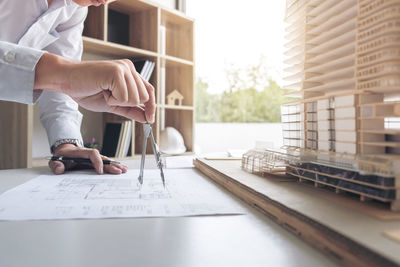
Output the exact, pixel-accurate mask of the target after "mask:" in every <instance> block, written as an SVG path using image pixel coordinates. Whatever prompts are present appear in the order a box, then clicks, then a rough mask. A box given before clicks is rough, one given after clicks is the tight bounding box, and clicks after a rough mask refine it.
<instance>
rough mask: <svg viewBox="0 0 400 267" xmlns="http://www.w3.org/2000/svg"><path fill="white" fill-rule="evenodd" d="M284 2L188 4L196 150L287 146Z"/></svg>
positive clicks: (206, 1) (205, 0) (193, 1)
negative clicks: (284, 135)
mask: <svg viewBox="0 0 400 267" xmlns="http://www.w3.org/2000/svg"><path fill="white" fill-rule="evenodd" d="M284 12H285V1H258V0H248V1H246V2H243V1H229V0H220V1H212V0H203V1H196V0H187V1H186V13H187V15H188V16H190V17H193V18H194V19H195V45H194V47H195V64H196V71H195V73H196V86H195V100H196V101H195V108H196V123H195V150H196V152H198V153H208V152H217V151H218V152H222V151H226V150H230V149H250V148H253V147H254V145H255V141H260V142H261V144H264V145H267V146H275V147H279V146H281V145H282V128H281V124H280V105H281V104H282V103H283V102H285V101H286V102H287V101H289V100H288V99H287V98H285V97H284V93H285V91H284V90H283V89H282V88H281V86H282V72H283V60H284V59H283V50H284V27H285V23H284Z"/></svg>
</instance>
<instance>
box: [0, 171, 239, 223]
mask: <svg viewBox="0 0 400 267" xmlns="http://www.w3.org/2000/svg"><path fill="white" fill-rule="evenodd" d="M138 174H139V170H129V171H128V172H127V173H125V174H121V175H111V174H105V175H97V174H94V173H93V172H90V171H80V172H70V173H67V174H63V175H41V176H39V177H37V178H34V179H32V180H30V181H28V182H26V183H24V184H22V185H19V186H17V187H15V188H13V189H10V190H8V191H7V192H5V193H3V194H2V195H0V220H52V219H91V218H126V217H128V218H130V217H132V218H137V217H174V216H196V215H223V214H241V213H243V210H242V208H240V206H239V205H238V204H237V203H236V202H235V200H233V199H232V198H231V197H229V196H227V195H226V193H224V192H222V191H221V190H220V189H219V188H218V187H217V186H215V185H214V184H212V183H210V182H209V181H207V179H206V178H204V177H203V176H202V175H200V174H199V173H198V172H196V171H195V170H194V169H170V170H166V173H165V175H166V187H165V188H164V186H163V184H162V182H161V180H160V178H159V172H158V170H153V169H149V170H146V177H145V180H144V183H143V185H142V187H141V186H140V184H139V183H138V180H137V177H138Z"/></svg>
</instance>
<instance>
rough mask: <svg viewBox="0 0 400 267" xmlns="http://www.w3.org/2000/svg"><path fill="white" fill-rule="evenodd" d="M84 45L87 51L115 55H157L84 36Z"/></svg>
mask: <svg viewBox="0 0 400 267" xmlns="http://www.w3.org/2000/svg"><path fill="white" fill-rule="evenodd" d="M82 39H83V47H84V51H85V52H93V53H101V54H105V55H114V56H124V57H127V56H135V57H137V56H140V57H144V56H147V57H157V53H156V52H153V51H148V50H144V49H140V48H136V47H131V46H126V45H121V44H116V43H111V42H106V41H102V40H98V39H95V38H91V37H87V36H83V38H82Z"/></svg>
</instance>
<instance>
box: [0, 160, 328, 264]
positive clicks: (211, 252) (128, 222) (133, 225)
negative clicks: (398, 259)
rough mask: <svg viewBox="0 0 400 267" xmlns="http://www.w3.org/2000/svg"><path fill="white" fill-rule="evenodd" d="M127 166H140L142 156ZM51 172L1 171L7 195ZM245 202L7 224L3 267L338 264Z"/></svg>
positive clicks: (1, 230)
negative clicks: (193, 210)
mask: <svg viewBox="0 0 400 267" xmlns="http://www.w3.org/2000/svg"><path fill="white" fill-rule="evenodd" d="M127 163H128V164H129V165H130V167H137V166H138V162H137V161H131V162H127ZM48 171H49V170H48V168H46V167H41V168H33V169H17V170H4V171H0V193H2V192H4V191H6V190H8V189H10V188H12V187H15V186H17V185H19V184H21V183H23V182H26V181H28V180H29V179H32V178H34V177H36V176H38V175H41V174H44V173H47V172H48ZM205 179H206V178H205ZM210 183H212V182H210ZM227 194H229V193H227ZM232 197H233V196H232ZM238 202H239V204H240V205H242V206H243V207H244V209H245V210H246V211H247V214H245V215H239V216H215V217H212V216H205V217H183V218H151V219H105V220H63V221H25V222H0V237H1V238H0V266H7V267H14V266H24V267H26V266H40V267H47V266H49V267H54V266H57V267H62V266H68V267H79V266H85V267H86V266H96V267H101V266H107V267H108V266H113V267H118V266H141V267H143V266H162V267H166V266H173V267H179V266H182V267H188V266H201V267H204V266H307V267H308V266H334V265H335V264H334V263H332V262H331V261H330V260H329V259H328V258H326V257H325V256H324V255H322V254H321V253H319V252H318V251H316V250H314V249H313V248H311V247H309V246H308V245H307V244H305V243H304V242H303V241H301V240H300V239H298V238H297V237H296V236H294V235H293V234H291V233H289V232H287V231H286V230H284V229H283V228H281V227H280V226H279V225H277V224H276V223H274V222H272V221H271V220H270V219H268V218H267V217H266V216H265V215H263V214H261V213H259V212H258V211H256V210H254V209H252V208H249V207H248V206H247V205H245V204H243V202H241V201H240V200H238Z"/></svg>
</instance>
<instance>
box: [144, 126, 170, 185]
mask: <svg viewBox="0 0 400 267" xmlns="http://www.w3.org/2000/svg"><path fill="white" fill-rule="evenodd" d="M149 138H150V142H151V146H152V147H153V153H154V156H155V158H156V163H157V167H158V169H160V176H161V181H162V183H163V186H164V188H165V178H164V171H163V168H162V167H163V164H162V161H161V153H160V151H159V150H158V146H157V144H156V142H155V141H154V136H153V128H152V126H151V124H150V123H144V124H143V148H142V159H141V161H140V173H139V177H138V180H139V183H140V185H143V170H144V161H145V158H146V145H147V139H149Z"/></svg>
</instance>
